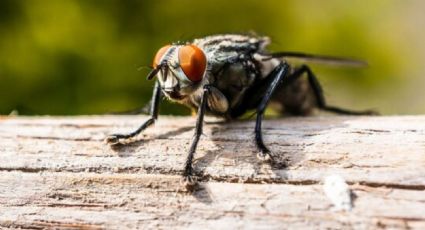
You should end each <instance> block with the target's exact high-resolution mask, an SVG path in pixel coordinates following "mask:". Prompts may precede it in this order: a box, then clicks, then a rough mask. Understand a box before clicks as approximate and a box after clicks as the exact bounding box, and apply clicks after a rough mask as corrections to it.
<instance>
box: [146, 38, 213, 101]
mask: <svg viewBox="0 0 425 230" xmlns="http://www.w3.org/2000/svg"><path fill="white" fill-rule="evenodd" d="M154 68H158V73H157V77H158V82H159V84H160V86H161V89H162V91H163V92H164V94H165V96H167V97H168V98H170V99H171V100H176V101H180V100H183V99H184V98H186V97H187V96H189V95H191V94H192V93H194V92H195V91H196V90H197V89H198V88H200V86H201V85H203V84H204V83H205V81H206V79H205V75H206V74H207V59H206V56H205V54H204V53H203V51H202V50H201V49H200V48H198V47H196V46H194V45H168V46H164V47H163V48H161V49H160V50H159V51H158V53H157V55H156V56H155V60H154Z"/></svg>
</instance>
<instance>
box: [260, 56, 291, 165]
mask: <svg viewBox="0 0 425 230" xmlns="http://www.w3.org/2000/svg"><path fill="white" fill-rule="evenodd" d="M288 69H289V66H288V64H286V63H282V64H280V65H279V66H277V67H276V68H275V69H274V70H273V71H272V73H271V76H272V77H273V81H272V82H271V83H270V85H269V86H268V88H267V90H266V92H265V94H264V97H263V99H262V100H261V102H260V104H259V105H258V107H257V120H256V123H255V143H256V145H257V148H258V150H259V151H260V152H259V153H258V154H257V157H258V158H259V159H260V160H262V161H270V160H272V156H271V155H270V150H269V149H268V148H267V147H266V146H265V145H264V142H263V135H262V130H261V124H262V121H263V117H264V112H265V110H266V107H267V104H268V103H269V101H270V99H271V97H272V95H273V93H274V92H275V91H276V89H277V88H278V87H279V85H280V84H282V82H283V80H285V77H286V75H287V73H288Z"/></svg>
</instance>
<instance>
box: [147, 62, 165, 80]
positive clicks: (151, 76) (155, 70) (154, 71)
mask: <svg viewBox="0 0 425 230" xmlns="http://www.w3.org/2000/svg"><path fill="white" fill-rule="evenodd" d="M160 69H161V65H158V66H157V67H156V68H154V69H152V70H151V71H150V72H149V74H148V76H147V77H146V78H147V79H148V80H152V78H154V77H155V76H156V74H157V73H158V72H159V70H160Z"/></svg>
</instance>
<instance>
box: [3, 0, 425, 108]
mask: <svg viewBox="0 0 425 230" xmlns="http://www.w3.org/2000/svg"><path fill="white" fill-rule="evenodd" d="M424 12H425V1H422V0H374V1H366V0H362V1H340V0H328V1H315V0H292V1H280V0H275V1H255V0H214V1H212V0H211V1H197V0H192V1H189V0H162V1H146V0H138V1H136V0H128V1H121V0H43V1H40V0H20V1H19V0H1V1H0V114H9V113H11V112H12V111H18V112H19V114H30V115H33V114H55V115H74V114H102V113H107V112H118V111H125V110H129V109H134V108H137V107H141V106H142V105H143V104H145V103H146V102H147V101H148V100H149V98H150V95H151V91H152V84H153V82H149V81H147V80H146V78H145V76H146V74H147V73H148V71H149V69H148V68H144V67H146V66H149V65H150V64H151V61H152V58H153V56H154V54H155V52H156V51H157V49H158V48H159V47H161V46H163V45H164V44H166V43H169V42H172V41H178V40H180V41H182V40H190V39H192V38H196V37H200V36H205V35H210V34H216V33H246V32H250V31H255V32H256V33H257V34H260V35H267V36H270V37H271V38H272V40H273V43H272V44H271V45H270V47H269V48H270V50H272V51H281V50H285V51H303V52H310V53H317V54H329V55H339V56H347V57H355V58H360V59H364V60H367V61H368V62H369V65H370V66H369V67H368V68H364V69H350V68H334V67H329V66H321V65H317V64H314V65H312V67H313V69H314V71H315V72H316V74H317V76H318V77H319V79H320V80H321V82H322V84H323V87H324V89H325V92H326V96H327V98H328V101H329V103H332V104H333V105H340V106H344V107H349V108H356V109H361V108H375V109H378V110H379V111H381V112H382V113H383V114H420V113H425V100H424V96H425V93H424V91H425V88H424V86H425V76H424V75H425V62H424V60H425V13H424ZM161 110H162V113H165V114H170V113H173V114H186V113H188V111H187V110H186V109H184V108H182V107H180V106H178V105H174V104H168V102H165V103H164V105H163V106H162V108H161Z"/></svg>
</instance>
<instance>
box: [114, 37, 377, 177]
mask: <svg viewBox="0 0 425 230" xmlns="http://www.w3.org/2000/svg"><path fill="white" fill-rule="evenodd" d="M269 43H270V39H269V38H268V37H259V36H255V35H235V34H229V35H214V36H208V37H204V38H200V39H195V40H193V41H192V42H188V43H184V44H182V43H175V44H169V45H166V46H164V47H162V48H160V49H159V50H158V52H157V53H156V55H155V57H154V60H153V66H152V67H153V68H152V70H151V72H150V73H149V74H148V76H147V78H148V79H149V80H151V79H153V78H154V77H156V82H155V86H154V89H153V95H152V100H151V104H150V118H149V119H148V120H147V121H145V122H144V123H143V124H142V125H141V126H140V127H139V128H138V129H136V130H135V131H134V132H131V133H128V134H113V135H110V136H108V137H107V139H106V141H107V142H108V143H109V144H111V145H115V144H120V143H122V142H123V141H124V140H126V139H129V138H132V137H134V136H136V135H138V134H139V133H140V132H142V131H143V130H144V129H146V128H148V127H149V126H151V125H152V124H154V122H155V120H157V118H158V112H159V110H158V107H159V103H160V99H161V97H163V96H165V97H166V98H168V99H170V100H171V101H174V102H178V103H181V104H183V105H186V106H188V107H190V108H192V109H194V110H195V111H196V110H197V119H196V125H195V130H194V131H195V133H194V136H193V139H192V142H191V145H190V148H189V151H188V156H187V160H186V163H185V166H184V169H183V178H184V180H185V181H186V183H187V185H193V183H194V182H195V177H194V176H193V166H192V161H193V157H194V154H195V152H196V147H197V145H198V142H199V139H200V136H201V134H202V126H203V122H204V115H205V114H210V115H214V116H221V117H224V118H226V119H227V120H231V119H236V118H238V117H240V116H241V115H243V114H244V113H246V112H247V111H248V110H255V111H256V123H255V128H254V132H255V144H256V146H257V148H258V154H257V157H258V158H259V159H260V160H261V161H271V160H273V159H272V155H271V153H270V150H269V149H268V148H267V147H266V145H265V144H264V142H263V137H262V131H261V125H262V121H263V117H264V111H265V109H266V107H267V105H268V104H269V102H273V103H274V104H277V105H279V107H280V112H282V113H289V114H295V115H307V114H310V113H311V112H312V110H313V109H314V108H318V109H321V110H325V111H329V112H334V113H338V114H350V115H364V114H372V113H373V111H352V110H348V109H343V108H338V107H334V106H330V105H328V104H326V102H325V98H324V96H323V91H322V88H321V86H320V84H319V81H318V80H317V78H316V76H315V75H314V73H313V71H312V70H311V69H310V67H308V66H307V65H305V64H304V65H300V66H293V65H290V64H289V63H288V60H289V59H291V58H298V59H304V60H307V61H318V62H325V63H331V64H341V65H348V66H363V65H365V62H363V61H358V60H352V59H346V58H337V57H328V56H320V55H310V54H304V53H298V52H276V53H273V52H268V51H267V50H266V46H267V45H268V44H269Z"/></svg>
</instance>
